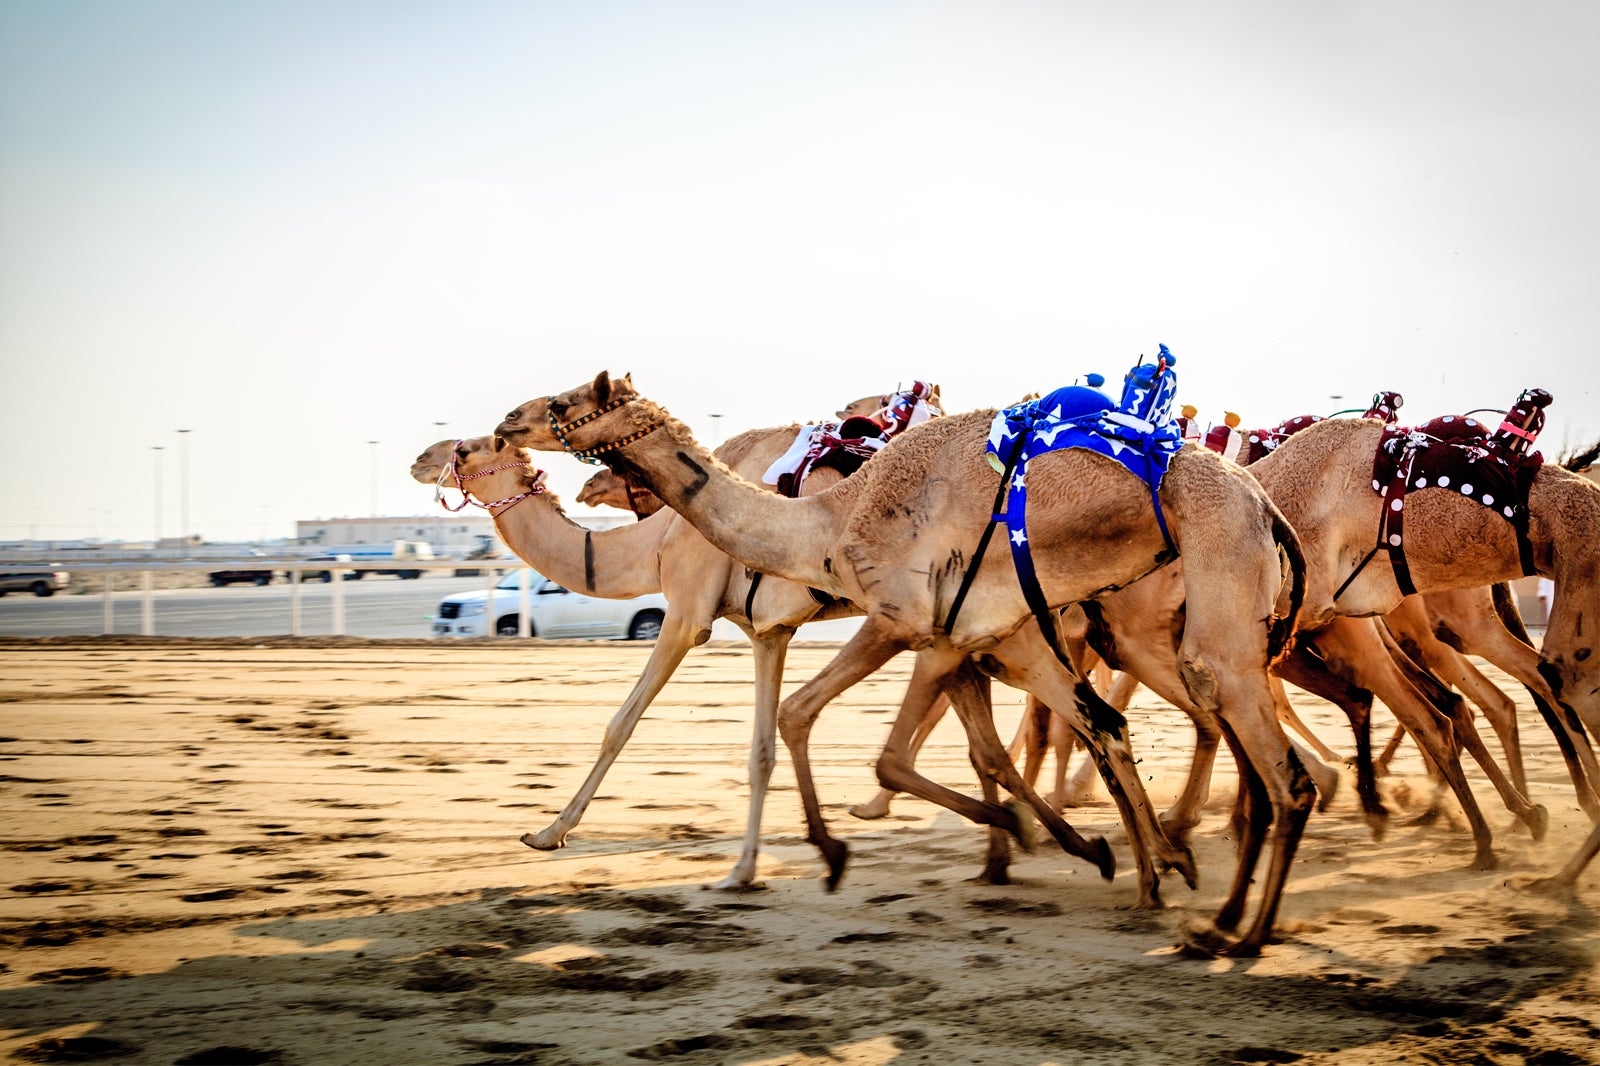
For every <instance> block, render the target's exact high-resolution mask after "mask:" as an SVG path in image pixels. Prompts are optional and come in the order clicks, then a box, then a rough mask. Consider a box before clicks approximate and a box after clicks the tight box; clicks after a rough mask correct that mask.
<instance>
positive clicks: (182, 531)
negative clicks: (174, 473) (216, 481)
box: [178, 429, 190, 548]
mask: <svg viewBox="0 0 1600 1066" xmlns="http://www.w3.org/2000/svg"><path fill="white" fill-rule="evenodd" d="M189 433H190V431H189V430H187V429H180V430H178V536H179V538H181V539H182V541H183V546H184V547H185V548H188V546H189Z"/></svg>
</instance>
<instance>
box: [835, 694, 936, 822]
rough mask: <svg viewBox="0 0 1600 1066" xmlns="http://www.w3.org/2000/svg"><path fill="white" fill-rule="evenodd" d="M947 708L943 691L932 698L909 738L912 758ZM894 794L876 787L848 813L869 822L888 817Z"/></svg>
mask: <svg viewBox="0 0 1600 1066" xmlns="http://www.w3.org/2000/svg"><path fill="white" fill-rule="evenodd" d="M949 708H950V700H949V697H947V696H945V695H944V694H943V693H941V694H940V695H939V698H938V699H936V700H934V702H933V706H932V707H929V708H928V713H927V716H926V717H924V718H923V719H922V723H921V724H920V725H918V726H917V731H916V733H915V735H913V736H912V738H911V757H912V758H913V759H915V758H916V756H917V753H918V752H920V751H921V750H922V745H924V744H926V743H927V741H928V734H929V733H932V732H933V727H934V726H936V725H938V724H939V721H940V719H942V718H943V717H944V712H945V711H947V710H949ZM896 795H898V793H896V792H893V791H891V790H890V789H887V788H880V789H878V794H877V795H876V796H873V797H872V798H871V799H869V800H867V802H865V803H858V804H856V805H855V806H854V807H851V808H850V814H851V815H852V816H853V817H856V818H860V819H863V820H865V821H869V822H870V821H873V820H874V819H877V818H885V817H888V814H889V805H890V804H891V803H893V802H894V798H895V796H896Z"/></svg>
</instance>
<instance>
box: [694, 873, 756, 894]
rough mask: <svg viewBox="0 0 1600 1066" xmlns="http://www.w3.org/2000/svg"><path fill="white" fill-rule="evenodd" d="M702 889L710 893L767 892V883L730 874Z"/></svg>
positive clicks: (702, 886)
mask: <svg viewBox="0 0 1600 1066" xmlns="http://www.w3.org/2000/svg"><path fill="white" fill-rule="evenodd" d="M700 887H701V888H702V889H704V890H706V891H708V892H765V891H766V890H767V883H766V882H765V881H752V880H750V879H749V878H747V877H741V876H739V875H737V874H729V875H728V876H727V877H724V878H723V879H722V880H720V881H718V882H717V883H716V884H714V885H701V886H700Z"/></svg>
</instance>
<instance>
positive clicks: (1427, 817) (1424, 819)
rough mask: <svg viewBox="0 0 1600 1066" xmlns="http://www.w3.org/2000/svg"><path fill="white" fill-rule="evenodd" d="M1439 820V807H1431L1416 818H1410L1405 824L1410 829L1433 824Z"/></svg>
mask: <svg viewBox="0 0 1600 1066" xmlns="http://www.w3.org/2000/svg"><path fill="white" fill-rule="evenodd" d="M1438 820H1439V808H1437V807H1429V808H1428V809H1427V810H1425V811H1423V812H1422V813H1421V814H1419V815H1417V816H1416V817H1415V818H1412V819H1410V820H1408V821H1407V822H1406V823H1405V825H1406V828H1408V829H1416V828H1420V827H1422V826H1425V825H1432V824H1433V823H1435V822H1437V821H1438Z"/></svg>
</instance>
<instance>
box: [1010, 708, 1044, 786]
mask: <svg viewBox="0 0 1600 1066" xmlns="http://www.w3.org/2000/svg"><path fill="white" fill-rule="evenodd" d="M1053 717H1054V716H1053V715H1052V714H1051V713H1050V708H1048V707H1046V706H1045V705H1044V704H1042V703H1040V702H1039V697H1037V696H1029V697H1028V699H1027V703H1026V705H1025V706H1024V707H1023V709H1022V721H1020V722H1018V723H1017V735H1016V737H1015V739H1013V740H1012V741H1011V743H1010V744H1008V745H1007V746H1006V757H1007V758H1008V759H1010V760H1011V762H1012V764H1013V765H1015V764H1016V761H1017V755H1018V754H1019V753H1018V752H1017V751H1016V750H1014V749H1016V748H1018V747H1019V746H1020V748H1021V753H1022V754H1025V755H1026V758H1025V760H1024V762H1023V767H1022V778H1023V780H1024V781H1027V782H1028V784H1029V785H1030V786H1031V785H1032V784H1033V783H1034V782H1036V781H1038V780H1039V771H1040V770H1042V769H1044V757H1045V756H1046V755H1047V754H1049V751H1050V721H1051V719H1052V718H1053Z"/></svg>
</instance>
